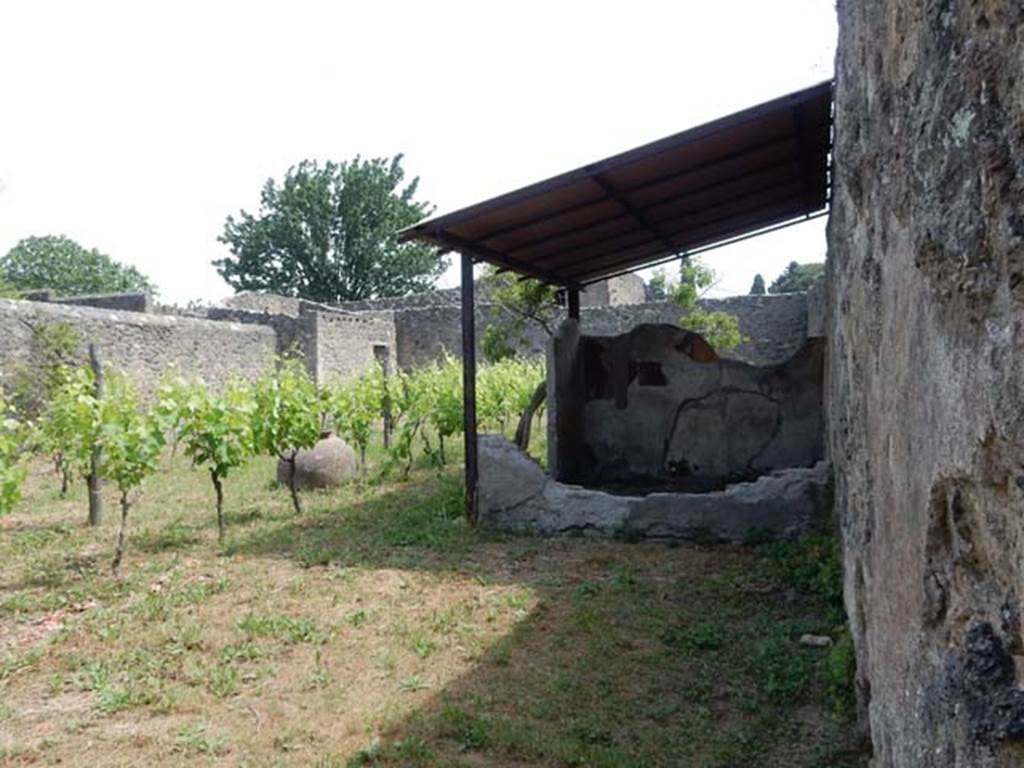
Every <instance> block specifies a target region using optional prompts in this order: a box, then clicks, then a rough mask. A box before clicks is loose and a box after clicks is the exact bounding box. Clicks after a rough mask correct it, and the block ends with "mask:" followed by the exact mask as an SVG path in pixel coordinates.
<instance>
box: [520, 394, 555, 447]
mask: <svg viewBox="0 0 1024 768" xmlns="http://www.w3.org/2000/svg"><path fill="white" fill-rule="evenodd" d="M547 394H548V385H547V382H545V381H542V382H541V383H540V384H538V385H537V389H535V390H534V392H533V397H531V398H530V402H529V403H528V404H527V406H526V410H524V411H523V413H522V415H521V416H520V417H519V425H518V426H517V427H516V445H517V446H518V447H519V450H521V451H526V450H529V448H530V427H531V426H532V425H533V417H534V414H536V413H537V411H538V409H540V407H541V405H543V404H544V398H546V397H547Z"/></svg>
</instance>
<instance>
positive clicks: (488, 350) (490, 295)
mask: <svg viewBox="0 0 1024 768" xmlns="http://www.w3.org/2000/svg"><path fill="white" fill-rule="evenodd" d="M481 287H482V289H483V290H482V292H483V293H484V294H485V295H486V297H487V299H488V301H490V303H491V314H490V323H489V324H488V326H487V328H485V329H484V334H483V339H482V351H483V355H484V359H485V360H487V361H489V362H492V363H493V362H497V361H498V360H503V359H505V358H508V357H514V356H515V355H516V354H518V353H519V351H520V350H521V349H522V348H523V346H524V345H525V344H526V343H527V338H526V331H527V328H528V327H529V326H531V325H535V326H539V327H540V328H541V329H542V330H543V331H544V333H546V334H547V335H548V336H550V335H551V334H552V333H553V332H554V326H555V317H556V312H557V311H558V303H557V289H556V288H555V287H554V286H551V285H547V284H546V283H542V282H540V281H539V280H534V279H527V280H521V279H520V278H519V276H518V275H515V274H513V273H512V272H499V271H498V270H497V269H496V268H494V267H488V269H487V272H486V274H485V275H484V278H483V281H482V283H481Z"/></svg>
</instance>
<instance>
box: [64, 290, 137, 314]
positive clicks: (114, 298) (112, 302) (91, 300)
mask: <svg viewBox="0 0 1024 768" xmlns="http://www.w3.org/2000/svg"><path fill="white" fill-rule="evenodd" d="M46 301H52V302H53V303H54V304H74V305H75V306H79V307H96V308H97V309H117V310H120V311H122V312H147V313H148V312H152V311H153V297H152V296H150V295H149V294H148V293H103V294H96V295H93V296H71V297H68V298H64V299H46Z"/></svg>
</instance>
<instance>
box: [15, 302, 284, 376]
mask: <svg viewBox="0 0 1024 768" xmlns="http://www.w3.org/2000/svg"><path fill="white" fill-rule="evenodd" d="M48 323H49V324H57V323H67V324H69V325H71V326H72V327H73V328H74V329H75V331H76V332H77V334H78V336H79V338H80V339H81V342H82V349H81V350H80V353H81V355H82V359H83V360H84V359H85V345H86V344H88V343H90V342H92V343H95V344H97V345H99V347H100V350H101V354H102V356H103V359H104V361H105V362H106V363H109V364H111V365H113V366H115V367H117V368H119V369H121V370H123V371H125V372H126V373H127V374H128V375H129V376H130V377H131V378H132V379H133V380H134V381H135V383H136V384H137V386H138V387H139V389H140V390H141V391H142V392H143V394H148V393H149V392H151V391H152V390H153V388H154V387H155V386H156V385H157V384H158V383H159V380H160V377H161V375H163V373H164V372H165V371H166V370H167V369H168V368H170V367H171V366H172V365H173V366H177V367H178V368H179V369H180V370H181V371H182V372H184V373H186V374H188V375H191V376H197V377H200V378H202V379H203V380H204V381H205V382H207V383H208V384H209V385H211V386H212V387H219V386H221V385H222V384H223V383H224V382H227V381H229V380H230V379H231V378H232V377H235V376H241V377H244V378H248V379H253V378H255V377H256V376H258V375H259V373H260V372H261V371H263V370H264V369H265V367H266V366H267V365H269V364H271V363H272V361H273V356H274V352H275V350H276V343H277V340H276V336H275V333H274V331H273V330H272V329H271V328H267V327H264V326H258V325H241V324H238V323H230V322H213V321H210V320H198V319H192V318H184V317H175V316H170V315H148V314H143V313H140V312H120V311H114V310H103V309H94V308H92V307H79V306H72V305H67V304H50V303H42V302H35V301H8V300H2V299H0V369H3V370H9V369H10V368H11V367H12V366H14V365H17V364H19V363H31V359H30V358H31V354H32V329H33V328H34V327H39V326H42V325H45V324H48Z"/></svg>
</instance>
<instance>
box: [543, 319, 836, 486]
mask: <svg viewBox="0 0 1024 768" xmlns="http://www.w3.org/2000/svg"><path fill="white" fill-rule="evenodd" d="M566 325H567V326H570V328H571V329H573V330H570V331H566V332H563V333H562V334H561V335H560V336H559V339H558V341H557V342H556V344H555V345H554V347H555V349H554V351H553V352H552V354H551V356H550V358H549V360H550V362H549V366H550V370H549V376H550V378H551V379H552V380H553V383H551V382H549V388H551V387H553V388H554V389H555V391H556V392H557V394H558V397H559V400H558V401H557V402H556V403H555V405H554V409H553V410H554V411H555V412H556V413H557V417H556V418H554V419H552V418H551V416H550V414H549V422H550V423H552V424H555V425H556V427H555V429H554V430H551V429H549V439H548V448H549V457H551V458H550V459H549V466H555V467H557V469H556V470H555V471H554V473H553V476H554V477H555V478H556V479H559V480H564V481H566V482H573V483H583V484H594V483H607V482H616V483H627V484H630V483H632V484H636V483H641V484H647V485H648V486H649V487H662V488H666V489H668V488H671V489H673V490H679V491H688V492H697V493H700V492H705V491H709V490H716V489H720V488H723V487H724V486H725V485H726V484H728V483H736V482H742V481H749V480H753V479H755V478H757V477H759V476H761V475H764V474H767V473H769V472H773V471H775V470H781V469H787V468H792V467H811V466H814V465H815V464H816V463H817V462H818V461H820V460H821V458H822V423H821V422H822V369H823V357H824V341H823V340H822V339H815V340H812V341H809V342H807V343H806V344H805V345H804V346H803V347H802V348H801V350H800V351H799V352H798V353H797V354H796V355H794V356H793V357H791V358H789V359H788V360H787V361H786V362H784V363H780V364H778V365H774V366H753V365H749V364H747V363H743V362H740V361H737V360H727V359H722V358H718V357H717V356H716V355H715V354H714V352H713V351H711V349H710V347H708V346H707V345H706V344H705V343H704V342H703V340H701V339H700V337H698V336H696V335H695V334H693V333H690V332H689V331H684V330H682V329H680V328H678V327H676V326H673V325H639V326H637V327H636V328H634V329H632V330H631V331H629V332H628V333H625V334H621V335H617V336H592V335H584V336H579V335H578V334H576V335H575V336H573V334H574V333H575V330H574V329H575V328H576V324H575V323H567V324H566ZM573 339H575V340H573Z"/></svg>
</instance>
